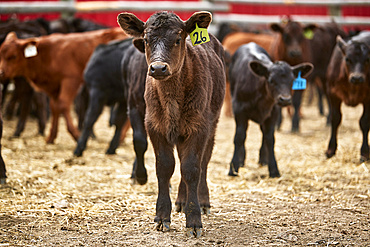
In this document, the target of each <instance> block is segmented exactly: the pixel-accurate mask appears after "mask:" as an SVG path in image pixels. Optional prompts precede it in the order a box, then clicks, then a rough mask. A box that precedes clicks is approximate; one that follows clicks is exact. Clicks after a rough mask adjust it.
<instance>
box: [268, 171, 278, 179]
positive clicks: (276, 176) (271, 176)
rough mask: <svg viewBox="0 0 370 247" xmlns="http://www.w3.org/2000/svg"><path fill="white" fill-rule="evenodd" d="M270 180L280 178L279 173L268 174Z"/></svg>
mask: <svg viewBox="0 0 370 247" xmlns="http://www.w3.org/2000/svg"><path fill="white" fill-rule="evenodd" d="M270 178H280V173H279V172H277V173H273V174H270Z"/></svg>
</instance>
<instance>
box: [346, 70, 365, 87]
mask: <svg viewBox="0 0 370 247" xmlns="http://www.w3.org/2000/svg"><path fill="white" fill-rule="evenodd" d="M348 79H349V82H350V83H352V84H361V83H364V82H365V76H364V75H363V74H360V73H352V74H350V75H349V78H348Z"/></svg>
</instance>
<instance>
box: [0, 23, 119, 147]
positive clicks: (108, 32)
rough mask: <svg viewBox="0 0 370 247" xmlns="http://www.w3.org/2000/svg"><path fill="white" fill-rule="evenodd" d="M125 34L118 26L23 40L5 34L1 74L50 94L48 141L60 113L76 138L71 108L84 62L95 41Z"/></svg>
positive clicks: (56, 130)
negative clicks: (50, 117) (50, 115)
mask: <svg viewBox="0 0 370 247" xmlns="http://www.w3.org/2000/svg"><path fill="white" fill-rule="evenodd" d="M125 37H126V35H125V34H124V33H123V32H122V30H120V29H119V28H114V29H105V30H98V31H91V32H85V33H71V34H52V35H48V36H43V37H39V38H30V39H23V40H21V39H18V38H17V36H16V35H15V33H9V34H8V36H7V38H6V39H5V41H4V43H3V44H2V46H1V47H0V77H2V78H13V77H15V76H24V77H25V78H27V79H28V81H29V83H31V85H32V86H33V87H34V88H35V89H37V90H40V91H43V92H45V93H46V94H47V95H48V96H49V98H50V108H51V112H52V125H51V130H50V135H49V137H48V138H47V143H53V142H54V140H55V138H56V137H57V132H58V120H59V115H60V114H63V116H64V118H65V119H66V123H67V128H68V131H69V132H70V133H71V135H72V137H73V138H74V139H75V140H77V138H78V137H79V135H80V133H79V131H78V129H77V128H76V127H75V125H74V124H73V122H72V118H71V115H70V108H71V105H72V103H73V99H74V98H75V96H76V94H77V92H78V89H79V88H80V86H81V85H82V84H83V82H84V80H83V70H84V68H85V65H86V63H87V61H88V59H89V58H90V55H91V54H92V52H93V51H94V49H95V47H96V46H97V45H98V44H101V43H107V42H108V41H110V40H113V39H122V38H125Z"/></svg>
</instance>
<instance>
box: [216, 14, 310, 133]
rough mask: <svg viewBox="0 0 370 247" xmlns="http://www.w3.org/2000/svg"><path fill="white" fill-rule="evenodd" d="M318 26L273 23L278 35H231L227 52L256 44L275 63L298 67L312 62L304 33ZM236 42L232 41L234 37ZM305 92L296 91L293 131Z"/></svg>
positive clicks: (285, 21)
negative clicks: (281, 62) (282, 62)
mask: <svg viewBox="0 0 370 247" xmlns="http://www.w3.org/2000/svg"><path fill="white" fill-rule="evenodd" d="M315 28H316V25H314V24H308V25H305V26H303V25H302V24H301V23H299V22H296V21H292V20H290V19H288V20H284V23H282V24H279V23H272V24H270V29H271V30H272V31H274V32H275V33H276V35H274V36H273V37H272V36H269V35H266V34H250V33H248V34H245V35H244V36H243V35H242V34H240V33H235V34H230V35H229V36H227V37H226V38H225V39H224V42H223V43H224V44H229V45H228V46H224V47H225V50H234V51H235V50H236V49H237V47H238V46H240V45H242V44H245V43H246V42H255V43H257V44H258V45H260V46H262V47H263V48H264V49H265V50H266V51H267V52H268V53H269V54H270V56H271V58H272V60H273V61H278V60H279V61H285V62H287V63H288V64H289V65H292V66H293V65H297V64H299V63H302V62H309V61H311V48H310V42H309V40H308V39H307V38H305V36H304V33H305V32H307V31H310V30H311V31H313V30H315ZM234 35H235V36H236V40H232V39H233V36H234ZM302 94H303V90H297V91H294V94H293V98H292V105H293V107H294V114H293V119H292V131H293V132H297V131H299V120H300V119H299V109H300V107H301V101H302Z"/></svg>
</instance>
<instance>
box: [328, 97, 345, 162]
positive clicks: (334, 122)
mask: <svg viewBox="0 0 370 247" xmlns="http://www.w3.org/2000/svg"><path fill="white" fill-rule="evenodd" d="M341 103H342V101H341V100H340V99H339V98H337V97H336V96H335V95H330V105H331V136H330V141H329V146H328V149H327V150H326V153H325V154H326V157H328V158H331V157H333V156H334V155H335V152H336V150H337V134H338V127H339V124H340V122H341V121H342V112H341V111H340V105H341Z"/></svg>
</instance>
